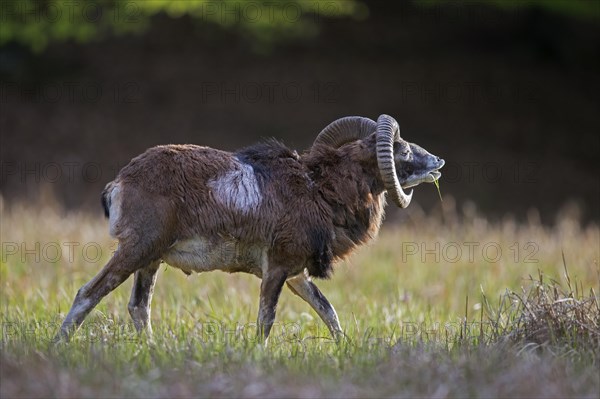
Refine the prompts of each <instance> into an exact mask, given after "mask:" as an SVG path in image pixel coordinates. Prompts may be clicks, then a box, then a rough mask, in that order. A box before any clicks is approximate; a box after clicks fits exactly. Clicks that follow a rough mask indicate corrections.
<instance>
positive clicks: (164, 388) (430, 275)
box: [0, 198, 600, 397]
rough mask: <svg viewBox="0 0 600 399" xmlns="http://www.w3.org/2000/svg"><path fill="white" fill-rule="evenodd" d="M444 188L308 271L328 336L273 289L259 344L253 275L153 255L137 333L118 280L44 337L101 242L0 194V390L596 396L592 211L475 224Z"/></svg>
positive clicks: (52, 211) (599, 386) (96, 228)
mask: <svg viewBox="0 0 600 399" xmlns="http://www.w3.org/2000/svg"><path fill="white" fill-rule="evenodd" d="M451 203H452V199H451V198H447V199H446V201H444V205H445V208H444V209H445V210H444V211H443V212H441V213H434V214H432V215H430V216H428V217H424V216H418V212H416V211H415V212H413V213H412V216H411V217H410V218H409V220H408V222H405V223H404V224H403V225H398V224H394V222H393V221H392V220H390V221H388V222H386V224H385V228H384V229H383V231H382V233H381V235H380V237H379V238H378V239H377V240H376V241H374V242H373V243H372V244H371V245H369V246H366V247H364V248H362V249H360V250H359V252H358V253H357V254H356V255H355V256H353V257H352V258H351V259H349V260H348V261H347V262H344V263H342V264H340V265H338V266H337V269H336V273H335V275H334V277H333V278H332V279H331V280H328V281H317V284H318V285H319V287H320V288H321V290H322V291H323V292H324V293H325V295H326V296H327V297H328V298H329V300H330V301H331V302H332V304H333V305H334V306H335V307H336V309H337V311H338V314H339V317H340V321H341V323H342V327H343V328H344V330H345V333H346V339H345V340H343V341H342V342H340V343H335V342H333V341H332V340H331V339H330V337H329V333H328V331H327V329H326V327H325V325H324V324H323V323H322V322H321V320H320V319H319V318H318V316H317V315H316V314H315V313H314V312H313V311H312V310H311V309H310V308H309V306H308V305H306V304H305V303H303V302H302V301H301V300H300V299H298V298H297V297H295V296H294V295H292V294H291V292H290V291H289V290H286V289H284V292H283V293H282V297H281V301H280V304H279V307H278V314H277V324H276V326H275V327H274V329H273V332H272V335H271V338H270V341H269V344H268V345H267V347H266V348H265V347H263V346H261V345H259V344H257V342H256V340H255V325H254V321H255V319H256V315H257V312H258V292H259V284H260V282H259V280H258V279H256V278H255V277H253V276H248V275H244V274H234V275H228V274H225V273H221V272H213V273H205V274H200V275H192V276H189V277H187V276H185V275H184V274H183V273H181V272H180V271H178V270H176V269H173V268H168V267H166V266H165V267H162V268H161V271H160V272H159V273H160V274H159V277H158V283H157V287H156V291H155V295H154V300H153V306H152V312H153V313H152V324H153V328H154V335H153V337H152V338H151V339H149V338H148V337H146V336H142V337H139V336H137V334H135V333H134V331H133V326H132V324H131V321H130V319H129V316H128V314H127V301H128V298H129V292H130V289H131V283H132V282H131V279H129V280H128V281H127V282H126V283H124V284H123V285H122V286H121V287H119V288H118V289H117V290H115V291H114V292H113V293H112V294H111V295H109V296H108V297H107V298H105V299H104V300H103V301H102V302H101V304H100V305H99V306H98V307H97V308H96V309H95V310H94V311H93V312H92V313H91V314H90V316H88V318H87V319H86V321H85V322H84V324H83V326H82V328H81V329H80V330H79V331H78V333H77V334H76V336H75V337H74V339H73V341H72V342H70V343H69V344H60V345H54V344H52V343H51V339H52V337H53V335H54V334H55V333H56V331H57V329H58V327H59V325H60V323H61V322H62V319H63V317H64V316H65V314H66V312H67V311H68V310H69V307H70V305H71V302H72V300H73V298H74V296H75V293H76V292H77V289H78V288H79V287H80V286H81V285H83V284H84V283H85V282H86V281H88V280H89V279H91V278H92V277H93V275H94V274H95V273H96V272H97V271H98V270H99V269H100V268H101V267H102V266H103V265H104V263H105V262H106V261H107V260H108V259H109V258H110V251H111V248H112V249H114V248H115V247H114V244H115V243H114V242H113V241H112V240H111V239H110V238H109V237H108V233H107V223H106V221H105V220H103V219H102V218H100V217H96V216H90V215H88V214H85V213H73V212H72V213H64V212H60V211H58V210H57V208H56V207H52V206H47V207H40V206H22V205H19V204H15V205H13V206H12V207H11V208H10V209H8V207H7V206H6V205H4V206H3V205H2V203H1V202H0V210H1V213H2V214H1V216H2V226H1V227H2V256H1V259H0V261H1V263H0V323H1V324H2V337H1V339H2V340H1V342H0V350H1V352H0V361H1V368H0V371H1V373H0V377H1V384H0V392H1V396H2V397H18V396H20V397H48V396H73V397H98V396H103V397H104V396H135V397H165V396H177V397H198V396H200V397H206V396H211V397H239V396H243V397H265V396H267V397H281V396H284V397H289V396H292V397H298V396H301V397H321V396H327V397H331V396H336V397H365V396H369V397H373V396H375V397H382V396H410V397H413V396H428V397H429V396H439V397H448V396H452V397H465V396H477V397H490V396H535V397H569V396H578V397H597V395H598V392H599V390H600V377H599V376H598V372H597V370H598V366H599V363H600V362H599V361H600V309H599V307H598V297H597V293H598V292H599V269H598V258H599V248H598V242H599V240H600V230H599V228H598V226H596V225H591V226H588V227H585V228H584V227H582V226H580V224H579V223H577V222H576V221H573V220H571V219H568V218H563V219H560V220H558V221H557V223H556V225H555V226H553V227H544V226H541V225H539V224H535V223H530V224H518V223H515V222H514V221H512V220H510V219H507V220H505V221H503V222H501V223H496V224H492V223H490V222H488V221H487V220H486V219H484V218H482V217H481V216H479V215H476V214H473V213H471V212H468V213H467V214H460V213H456V212H452V211H449V210H448V209H449V206H450V205H451ZM413 209H416V208H413ZM417 210H418V209H417ZM36 243H39V247H36ZM69 243H70V244H69ZM96 244H97V245H96ZM15 246H16V248H17V249H15ZM37 248H39V249H37ZM56 248H60V249H61V251H62V254H61V256H60V259H59V257H58V255H57V254H56V251H55V250H56ZM69 248H73V249H74V250H73V251H72V253H69V252H70V250H69ZM84 248H86V251H87V252H86V251H84V250H83V249H84ZM97 248H101V249H102V253H101V254H100V256H99V257H98V259H96V257H97V256H96V253H95V251H94V250H95V249H97ZM469 248H472V251H470V250H469ZM484 248H485V250H484ZM498 249H499V250H500V254H499V255H498V253H497V252H498ZM458 250H460V251H461V254H460V256H458V252H457V251H458ZM28 251H29V252H28ZM563 253H564V259H563V255H562V254H563ZM36 255H39V256H38V258H37V259H36ZM70 255H72V258H71V259H70ZM565 265H566V268H565Z"/></svg>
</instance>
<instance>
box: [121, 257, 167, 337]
mask: <svg viewBox="0 0 600 399" xmlns="http://www.w3.org/2000/svg"><path fill="white" fill-rule="evenodd" d="M159 265H160V261H158V260H157V261H154V262H152V263H151V264H150V265H148V266H146V267H144V268H142V269H139V270H138V271H136V272H135V280H134V282H133V289H132V290H131V299H130V300H129V305H128V309H129V314H130V315H131V318H132V319H133V324H134V325H135V329H136V330H137V331H138V332H142V331H144V330H146V331H147V332H148V333H149V334H151V333H152V326H151V324H150V305H151V302H152V294H153V293H154V285H155V284H156V277H157V273H158V268H159Z"/></svg>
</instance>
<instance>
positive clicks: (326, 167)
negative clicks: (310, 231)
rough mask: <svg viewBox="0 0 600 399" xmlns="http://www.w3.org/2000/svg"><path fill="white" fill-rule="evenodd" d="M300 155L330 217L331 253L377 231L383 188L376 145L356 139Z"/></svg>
mask: <svg viewBox="0 0 600 399" xmlns="http://www.w3.org/2000/svg"><path fill="white" fill-rule="evenodd" d="M373 145H374V143H373ZM303 158H304V162H305V164H306V165H307V166H308V168H309V171H310V174H311V178H312V180H313V181H314V183H315V186H316V188H317V190H318V193H319V196H320V200H321V201H323V202H324V206H326V207H327V209H328V211H329V212H328V213H329V214H330V215H331V218H332V222H333V225H334V228H335V235H334V238H333V242H332V243H331V249H332V251H333V255H334V257H335V258H338V259H339V258H344V257H345V256H347V255H348V254H349V253H350V252H352V250H353V249H355V248H356V246H358V245H360V244H363V243H365V242H366V241H369V240H370V239H372V238H374V237H375V236H376V235H377V233H378V231H379V227H380V225H381V221H382V218H383V213H384V205H385V198H384V189H383V184H382V182H381V179H380V178H379V170H378V168H377V161H376V159H375V148H374V147H373V148H371V145H370V143H369V142H366V143H365V142H356V143H352V144H348V145H345V146H343V147H341V148H340V149H337V150H336V149H332V148H328V147H324V146H323V147H319V148H313V150H312V151H311V153H310V154H306V155H304V157H303Z"/></svg>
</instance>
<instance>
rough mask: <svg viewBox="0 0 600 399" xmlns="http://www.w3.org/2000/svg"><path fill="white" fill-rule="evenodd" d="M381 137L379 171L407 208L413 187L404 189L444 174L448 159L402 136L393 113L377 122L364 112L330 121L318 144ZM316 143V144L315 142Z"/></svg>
mask: <svg viewBox="0 0 600 399" xmlns="http://www.w3.org/2000/svg"><path fill="white" fill-rule="evenodd" d="M374 132H375V133H376V140H377V147H376V152H377V163H378V165H379V172H380V173H381V178H382V180H383V183H384V184H385V188H386V189H387V192H388V195H389V196H390V198H391V199H392V201H393V202H394V203H395V204H396V205H398V206H399V207H401V208H406V207H407V206H408V205H409V204H410V201H411V199H412V194H413V192H412V190H411V191H410V193H408V194H407V193H405V192H404V189H405V188H409V187H414V186H416V185H418V184H421V183H433V182H434V181H436V180H438V179H439V178H440V177H441V175H442V174H441V172H440V171H439V169H441V168H442V167H443V166H444V160H443V159H441V158H440V157H437V156H435V155H433V154H430V153H429V152H427V151H426V150H425V149H423V148H422V147H420V146H418V145H416V144H413V143H409V142H407V141H405V140H404V139H402V138H401V137H400V128H399V126H398V122H396V120H395V119H394V118H392V117H391V116H389V115H381V116H380V117H379V118H377V122H375V121H373V120H371V119H369V118H363V117H360V116H349V117H346V118H341V119H338V120H336V121H334V122H332V123H331V124H329V125H328V126H327V127H326V128H325V129H323V130H322V131H321V133H319V135H318V136H317V138H316V140H315V142H314V144H326V145H330V146H332V147H334V148H338V147H340V146H342V145H344V144H346V143H349V142H351V141H354V140H361V139H364V138H366V137H368V136H370V135H371V134H373V133H374ZM314 144H313V145H314Z"/></svg>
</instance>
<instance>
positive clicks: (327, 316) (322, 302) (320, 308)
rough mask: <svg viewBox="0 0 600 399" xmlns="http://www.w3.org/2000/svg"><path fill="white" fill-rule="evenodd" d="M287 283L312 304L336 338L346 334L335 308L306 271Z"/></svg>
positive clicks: (293, 290) (294, 291)
mask: <svg viewBox="0 0 600 399" xmlns="http://www.w3.org/2000/svg"><path fill="white" fill-rule="evenodd" d="M287 285H288V287H289V288H290V289H291V290H292V292H293V293H294V294H296V295H298V296H299V297H300V298H302V299H304V300H305V301H306V302H308V304H309V305H310V306H312V308H313V309H314V310H315V311H316V312H317V314H318V315H319V316H320V317H321V319H322V320H323V321H324V322H325V325H327V328H329V331H330V332H331V335H332V336H333V338H334V339H340V338H341V337H342V336H343V335H344V333H343V332H342V328H341V327H340V320H339V319H338V315H337V313H336V312H335V309H334V308H333V306H332V305H331V303H329V301H328V300H327V298H325V295H323V294H322V293H321V291H320V290H319V288H318V287H317V286H316V285H315V283H313V282H312V281H311V280H310V277H309V276H308V275H307V274H306V273H302V274H300V275H298V276H296V277H293V278H290V279H289V280H288V281H287Z"/></svg>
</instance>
